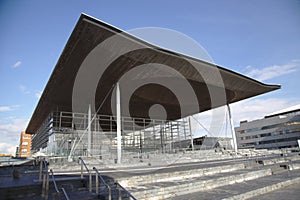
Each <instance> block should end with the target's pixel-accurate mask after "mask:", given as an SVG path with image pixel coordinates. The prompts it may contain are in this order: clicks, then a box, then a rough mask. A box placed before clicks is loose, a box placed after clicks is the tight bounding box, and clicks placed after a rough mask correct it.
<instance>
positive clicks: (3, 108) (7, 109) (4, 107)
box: [0, 106, 12, 112]
mask: <svg viewBox="0 0 300 200" xmlns="http://www.w3.org/2000/svg"><path fill="white" fill-rule="evenodd" d="M10 110H12V109H11V107H10V106H0V112H3V111H10Z"/></svg>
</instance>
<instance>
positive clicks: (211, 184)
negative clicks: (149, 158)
mask: <svg viewBox="0 0 300 200" xmlns="http://www.w3.org/2000/svg"><path fill="white" fill-rule="evenodd" d="M271 174H272V172H271V169H260V170H254V169H242V170H236V171H232V172H224V173H218V174H214V175H207V176H202V177H196V178H189V179H183V180H181V181H169V182H159V183H153V184H146V185H139V186H137V187H132V188H131V187H128V188H127V189H128V190H129V191H130V192H131V193H132V194H133V195H134V196H135V197H136V198H137V199H147V200H148V199H149V200H150V199H156V200H158V199H166V198H170V197H174V196H177V195H184V194H188V193H193V192H199V191H205V190H209V189H213V188H217V187H221V186H225V185H230V184H235V183H241V182H244V181H248V180H253V179H257V178H260V177H265V176H270V175H271Z"/></svg>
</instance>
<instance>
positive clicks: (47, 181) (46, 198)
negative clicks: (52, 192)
mask: <svg viewBox="0 0 300 200" xmlns="http://www.w3.org/2000/svg"><path fill="white" fill-rule="evenodd" d="M48 193H49V173H48V171H47V172H46V192H45V200H48Z"/></svg>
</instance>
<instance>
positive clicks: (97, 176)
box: [93, 167, 111, 200]
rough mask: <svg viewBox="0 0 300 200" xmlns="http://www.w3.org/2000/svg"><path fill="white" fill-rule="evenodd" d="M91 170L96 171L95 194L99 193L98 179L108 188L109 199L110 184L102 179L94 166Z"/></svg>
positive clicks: (109, 198)
mask: <svg viewBox="0 0 300 200" xmlns="http://www.w3.org/2000/svg"><path fill="white" fill-rule="evenodd" d="M93 170H94V171H95V172H96V174H95V176H96V186H95V187H96V194H99V179H98V178H100V180H101V181H102V183H103V184H104V185H105V187H106V188H107V189H108V200H111V188H110V186H109V185H108V184H107V183H106V181H105V180H104V179H103V177H102V176H101V175H100V173H99V171H98V169H97V168H96V167H93Z"/></svg>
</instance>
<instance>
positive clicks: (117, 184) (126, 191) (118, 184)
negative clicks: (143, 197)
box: [115, 182, 137, 200]
mask: <svg viewBox="0 0 300 200" xmlns="http://www.w3.org/2000/svg"><path fill="white" fill-rule="evenodd" d="M115 185H116V186H119V187H120V188H121V189H122V190H123V191H125V193H126V194H128V195H129V196H130V197H131V198H132V199H133V200H137V199H136V198H135V197H134V196H133V195H132V194H131V193H130V192H129V191H128V190H126V189H125V188H124V187H123V186H122V185H121V184H120V183H118V182H115Z"/></svg>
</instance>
